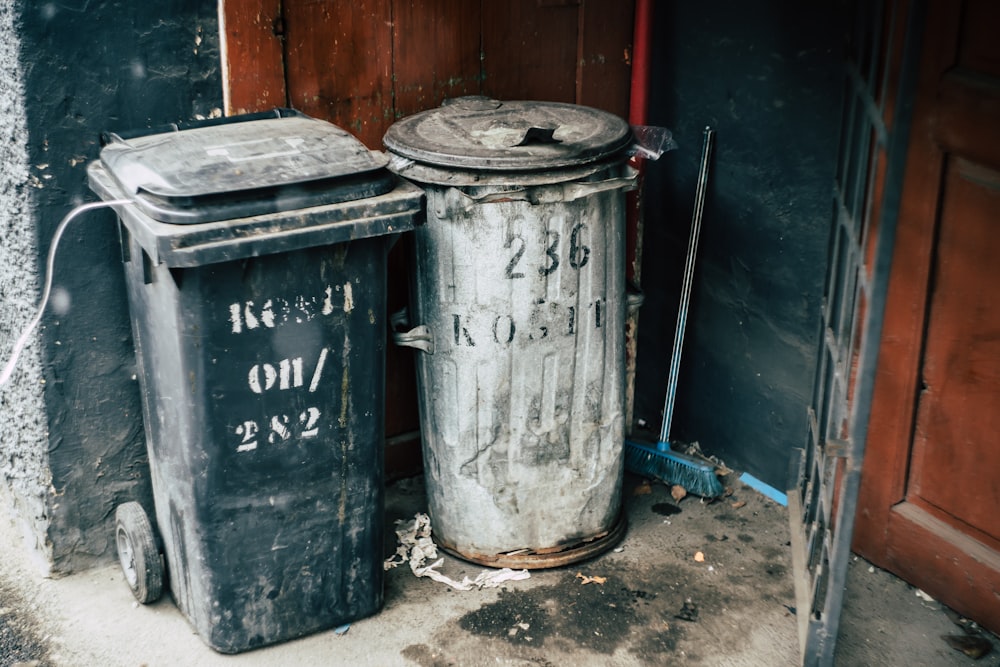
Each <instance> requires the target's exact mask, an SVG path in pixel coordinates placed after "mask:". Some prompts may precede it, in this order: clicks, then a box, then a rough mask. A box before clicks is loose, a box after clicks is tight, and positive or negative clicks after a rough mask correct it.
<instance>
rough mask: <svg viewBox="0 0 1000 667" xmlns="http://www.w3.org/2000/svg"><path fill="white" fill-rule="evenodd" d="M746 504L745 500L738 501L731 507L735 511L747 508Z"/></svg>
mask: <svg viewBox="0 0 1000 667" xmlns="http://www.w3.org/2000/svg"><path fill="white" fill-rule="evenodd" d="M746 504H747V501H745V500H737V501H736V502H735V503H732V504H731V505H730V507H732V508H733V509H734V510H738V509H739V508H741V507H746Z"/></svg>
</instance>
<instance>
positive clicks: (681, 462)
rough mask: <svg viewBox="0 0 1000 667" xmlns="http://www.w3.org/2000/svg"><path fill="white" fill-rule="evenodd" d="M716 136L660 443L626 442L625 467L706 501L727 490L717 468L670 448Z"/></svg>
mask: <svg viewBox="0 0 1000 667" xmlns="http://www.w3.org/2000/svg"><path fill="white" fill-rule="evenodd" d="M714 135H715V131H714V130H713V129H712V128H711V127H706V128H705V133H704V143H703V145H702V149H701V168H700V169H699V172H698V187H697V191H696V193H695V203H694V214H693V218H692V221H691V233H690V236H689V238H688V251H687V261H686V262H685V265H684V284H683V286H682V287H681V302H680V306H679V308H678V310H677V328H676V329H675V331H674V348H673V352H672V354H671V357H670V375H669V376H668V378H667V396H666V401H665V402H664V406H663V424H662V426H661V427H660V441H659V442H658V443H656V444H655V445H646V444H643V443H639V442H632V441H630V440H626V441H625V468H626V469H627V470H629V471H630V472H634V473H638V474H640V475H645V476H647V477H653V478H655V479H659V480H661V481H663V482H666V483H667V484H677V485H679V486H682V487H684V489H686V490H687V491H688V492H689V493H694V494H696V495H699V496H704V497H706V498H716V497H718V496H721V495H722V494H723V491H724V490H723V488H722V483H721V482H720V481H719V477H718V476H717V475H716V474H715V466H714V465H712V464H711V463H708V462H706V461H703V460H701V459H698V458H695V457H693V456H688V455H686V454H682V453H680V452H675V451H673V450H672V449H671V448H670V423H671V421H672V420H673V416H674V397H675V395H676V393H677V377H678V374H679V370H680V364H681V351H682V349H683V345H684V329H685V327H686V326H687V311H688V305H689V303H690V301H691V282H692V279H693V278H694V260H695V256H696V255H697V253H698V237H699V235H700V233H701V217H702V212H703V210H704V208H705V189H706V186H707V184H708V162H709V156H710V154H711V151H712V139H713V137H714Z"/></svg>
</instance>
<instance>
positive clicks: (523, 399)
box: [386, 137, 634, 567]
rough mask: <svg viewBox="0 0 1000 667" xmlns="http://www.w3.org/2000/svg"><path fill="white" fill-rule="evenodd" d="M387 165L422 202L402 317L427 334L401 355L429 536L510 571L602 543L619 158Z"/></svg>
mask: <svg viewBox="0 0 1000 667" xmlns="http://www.w3.org/2000/svg"><path fill="white" fill-rule="evenodd" d="M386 143H387V145H389V147H390V150H396V149H397V146H398V145H397V144H393V143H392V142H391V137H389V138H387V141H386ZM403 152H404V154H405V157H407V158H411V159H412V153H406V151H405V149H403ZM511 163H512V164H515V165H516V164H517V161H516V160H512V161H511ZM400 173H401V174H402V175H404V176H405V177H407V178H410V179H412V180H414V181H415V182H417V183H418V184H419V185H421V187H423V188H424V191H425V193H426V197H427V222H426V224H425V225H423V226H421V227H420V228H419V229H418V230H416V231H415V232H414V234H413V235H412V241H413V248H414V262H413V278H414V279H413V281H412V285H411V288H412V294H411V309H410V310H411V312H410V321H411V323H412V324H419V325H423V326H426V327H427V330H428V331H429V338H430V339H431V340H432V343H433V352H430V351H429V350H428V351H424V352H422V353H419V354H418V355H417V363H416V365H417V378H418V386H419V390H420V391H419V395H420V410H421V435H422V438H423V445H424V448H423V453H424V463H425V471H426V475H427V489H428V502H429V509H430V514H431V517H432V522H433V528H434V535H435V539H436V540H437V541H438V542H439V543H440V544H441V545H442V546H443V547H444V548H446V549H448V550H449V551H451V552H453V553H455V554H457V555H459V556H462V557H463V558H466V559H469V560H472V561H475V562H479V563H483V564H490V565H509V566H513V567H548V566H554V565H560V564H564V563H567V562H573V561H575V560H579V559H581V558H585V557H588V556H590V555H593V554H594V549H597V550H603V549H604V548H607V547H608V546H610V545H611V544H612V543H613V542H615V541H616V540H617V538H618V537H620V535H621V532H622V530H623V529H624V525H623V523H622V518H621V484H622V474H623V438H624V373H625V370H624V368H625V362H624V331H625V284H624V275H625V266H624V258H625V246H624V243H625V240H624V239H625V233H624V232H625V230H624V215H625V209H624V191H625V190H626V189H628V188H629V187H631V185H632V184H633V183H634V179H633V177H632V175H631V174H629V173H628V169H627V167H626V165H625V158H624V157H623V156H622V155H621V154H618V155H613V156H612V157H611V158H610V159H605V160H602V161H598V162H596V163H595V162H586V164H584V165H583V166H579V165H570V166H568V167H563V168H557V169H534V170H528V171H516V172H508V173H503V172H496V171H493V172H487V173H483V172H480V171H474V170H469V169H466V168H465V167H461V168H458V167H441V166H440V165H437V164H434V165H431V166H429V165H428V164H427V163H423V162H419V161H418V162H417V163H415V164H407V163H402V168H400ZM425 347H426V346H425Z"/></svg>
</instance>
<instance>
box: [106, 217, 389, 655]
mask: <svg viewBox="0 0 1000 667" xmlns="http://www.w3.org/2000/svg"><path fill="white" fill-rule="evenodd" d="M125 243H127V244H128V247H129V248H130V252H129V253H128V254H129V255H130V257H129V259H128V260H127V261H126V262H125V265H126V272H127V277H128V291H129V300H130V306H131V310H132V313H133V314H134V325H133V335H134V337H135V341H136V350H137V355H138V362H139V368H140V373H139V375H140V377H141V378H144V379H145V381H144V382H143V396H144V399H143V400H144V416H145V419H146V425H147V430H148V432H147V438H148V445H149V460H150V469H151V473H152V479H153V492H154V499H155V504H156V518H157V523H158V525H159V528H160V533H161V535H162V539H163V544H164V550H165V555H166V561H167V564H168V568H169V572H170V588H171V591H172V593H173V596H174V599H175V601H176V603H177V605H178V607H179V608H180V609H181V611H182V612H183V613H184V614H185V615H186V616H187V617H188V618H189V619H190V620H191V623H192V624H193V625H194V627H195V628H196V629H197V630H198V632H199V634H200V635H201V636H202V637H203V638H204V639H205V641H206V642H207V643H208V644H209V645H210V646H212V647H213V648H215V649H216V650H219V651H223V652H236V651H241V650H245V649H248V648H253V647H255V646H258V645H263V644H268V643H273V642H276V641H281V640H283V639H289V638H292V637H297V636H301V635H304V634H308V633H310V632H313V631H316V630H320V629H323V628H329V627H334V626H336V625H339V624H341V623H345V622H348V621H351V620H355V619H358V618H361V617H364V616H368V615H370V614H373V613H375V612H376V611H377V610H378V609H379V608H380V607H381V605H382V572H381V570H382V554H381V551H382V541H383V525H382V507H383V499H382V467H383V461H382V443H383V430H382V429H383V426H382V424H383V411H382V401H383V399H382V396H383V377H384V374H383V370H384V368H383V367H384V361H383V359H384V333H383V331H384V327H385V319H384V311H385V301H384V296H383V295H384V288H383V286H384V281H385V241H384V239H382V238H378V237H376V238H371V239H363V240H361V241H355V242H351V243H349V244H341V245H339V246H335V247H334V248H332V249H331V248H328V247H321V248H310V249H304V250H298V251H294V252H289V253H282V254H279V255H273V256H265V257H261V258H254V259H248V260H238V261H232V262H224V263H220V264H211V265H207V266H200V267H192V268H179V269H170V268H168V267H167V266H165V265H164V264H160V265H158V266H156V267H153V270H152V271H151V272H150V273H148V274H147V268H144V266H143V264H144V259H143V251H142V249H141V247H139V245H138V243H137V241H135V239H134V238H128V235H127V233H126V238H125ZM268 304H270V305H268Z"/></svg>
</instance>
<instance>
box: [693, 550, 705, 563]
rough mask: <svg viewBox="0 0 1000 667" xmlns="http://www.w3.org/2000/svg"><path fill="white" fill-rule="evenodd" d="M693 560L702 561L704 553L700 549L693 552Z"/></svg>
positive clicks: (703, 560)
mask: <svg viewBox="0 0 1000 667" xmlns="http://www.w3.org/2000/svg"><path fill="white" fill-rule="evenodd" d="M694 562H696V563H704V562H705V554H704V553H702V552H701V551H697V552H695V554H694Z"/></svg>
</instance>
